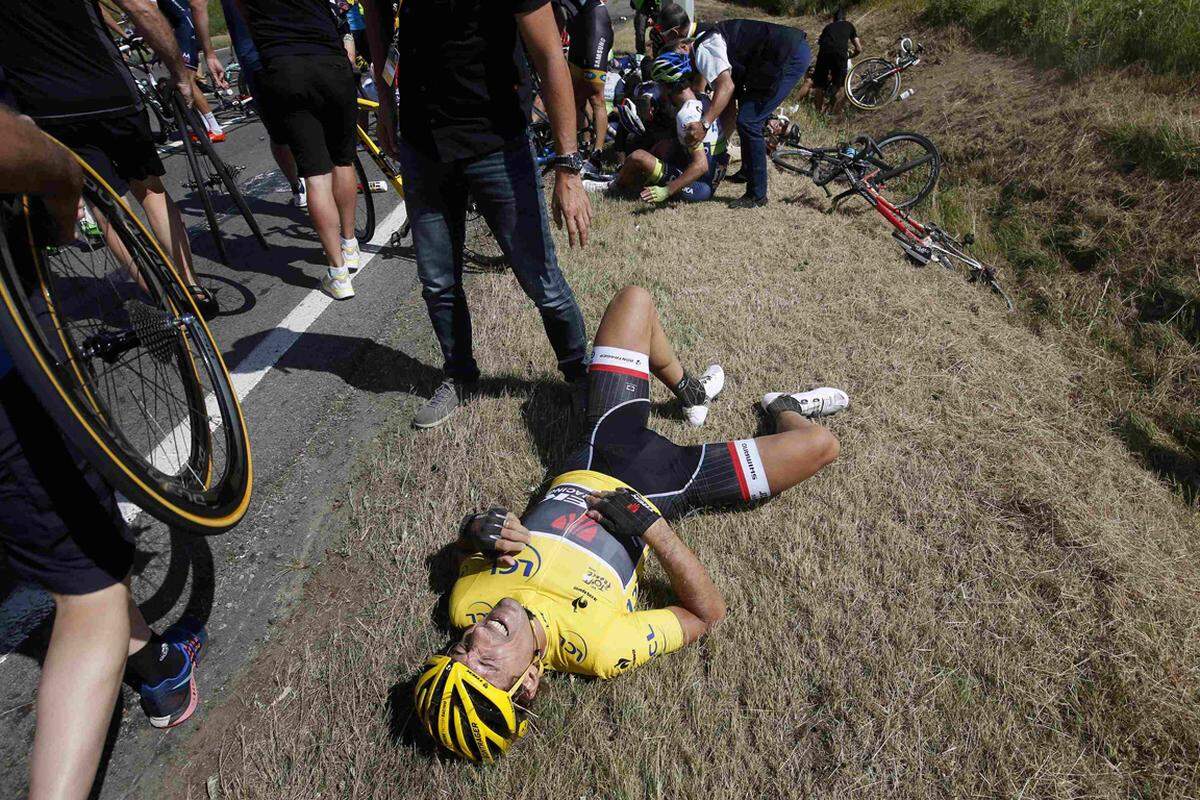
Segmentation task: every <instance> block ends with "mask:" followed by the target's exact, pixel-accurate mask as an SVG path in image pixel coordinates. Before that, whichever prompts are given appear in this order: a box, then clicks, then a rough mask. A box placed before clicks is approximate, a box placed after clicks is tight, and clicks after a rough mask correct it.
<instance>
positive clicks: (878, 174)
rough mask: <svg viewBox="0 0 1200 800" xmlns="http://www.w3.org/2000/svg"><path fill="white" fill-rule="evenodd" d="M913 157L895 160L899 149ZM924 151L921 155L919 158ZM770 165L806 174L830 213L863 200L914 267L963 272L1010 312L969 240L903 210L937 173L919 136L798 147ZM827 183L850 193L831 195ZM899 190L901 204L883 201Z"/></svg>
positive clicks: (937, 164)
mask: <svg viewBox="0 0 1200 800" xmlns="http://www.w3.org/2000/svg"><path fill="white" fill-rule="evenodd" d="M902 146H903V147H904V149H905V150H910V151H911V153H912V155H913V156H915V157H912V158H910V157H907V156H902V157H900V158H897V154H898V153H900V152H901V147H902ZM920 151H924V155H918V153H920ZM771 160H772V161H773V162H774V164H775V166H777V167H779V168H780V169H783V170H786V171H788V172H793V173H797V174H801V175H806V176H808V177H810V178H812V180H813V183H815V184H816V185H817V186H820V187H821V188H822V189H823V190H824V191H825V194H826V195H827V196H830V197H832V198H833V200H832V202H831V204H830V209H829V211H830V213H833V212H834V211H836V210H837V207H838V206H839V205H840V204H841V202H842V201H843V200H845V199H847V198H849V197H853V196H858V197H861V198H863V199H864V200H866V201H867V202H868V203H870V204H871V206H872V207H873V208H874V209H875V210H876V211H877V212H879V214H880V215H881V216H882V217H883V218H884V219H886V220H887V221H888V222H889V223H890V224H891V225H892V227H893V228H894V229H895V230H893V231H892V238H894V239H895V240H896V241H897V242H898V243H899V244H900V248H901V249H902V250H903V251H904V254H905V255H906V256H907V257H908V258H909V259H911V260H912V261H913V262H914V263H916V264H918V265H922V266H923V265H925V264H928V263H930V262H934V263H937V264H941V265H942V266H944V267H946V268H947V269H949V270H955V271H957V270H960V269H961V270H965V271H966V273H967V277H968V278H969V279H970V280H971V281H979V282H982V283H985V284H987V285H988V286H989V287H990V288H991V289H992V290H993V291H994V292H996V293H997V294H998V295H1000V296H1001V297H1002V298H1003V299H1004V302H1005V304H1006V305H1007V306H1008V308H1009V310H1010V311H1011V310H1012V308H1013V303H1012V300H1011V299H1009V296H1008V295H1007V294H1006V293H1005V292H1004V290H1003V289H1002V288H1000V283H999V280H998V279H997V277H996V269H995V267H991V266H988V265H987V264H984V263H983V262H982V261H980V260H979V259H977V258H975V257H974V256H972V255H971V254H970V253H968V252H967V251H966V247H967V246H969V245H970V244H972V242H973V240H972V239H971V237H964V238H963V239H962V240H959V239H956V238H955V237H954V236H952V235H950V234H949V233H947V232H946V231H944V230H942V229H941V228H939V227H938V226H937V225H934V224H933V223H922V222H918V221H917V220H915V219H913V217H912V216H911V215H909V214H908V213H907V211H906V209H908V208H910V207H912V206H914V205H916V204H917V203H918V202H920V201H921V200H922V199H924V198H925V196H926V195H928V194H929V192H931V191H932V190H933V187H934V184H935V183H936V182H937V176H938V173H939V172H940V169H941V157H940V156H939V155H938V153H937V149H936V148H935V147H934V145H933V142H931V141H929V140H928V139H926V138H925V137H924V136H921V135H920V134H917V133H903V132H898V133H892V134H889V135H888V136H886V137H884V138H883V139H881V140H880V141H878V142H876V141H875V140H873V139H871V138H870V137H869V136H859V137H858V138H857V139H855V140H854V141H853V142H851V143H850V144H848V145H842V146H840V147H815V148H805V147H797V148H794V149H787V150H777V151H776V152H775V153H774V154H773V155H772V156H771ZM830 184H841V185H845V186H847V187H848V188H847V189H845V190H844V191H842V192H840V193H839V194H837V195H834V194H833V192H831V191H830V190H829V185H830ZM885 188H886V189H898V190H899V192H898V194H899V196H900V198H901V199H900V200H898V201H896V200H889V199H888V198H887V197H884V196H883V190H884V189H885Z"/></svg>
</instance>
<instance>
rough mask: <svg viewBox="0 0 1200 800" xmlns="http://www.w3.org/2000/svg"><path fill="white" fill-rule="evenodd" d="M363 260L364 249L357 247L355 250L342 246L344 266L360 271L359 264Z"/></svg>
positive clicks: (353, 270) (352, 270)
mask: <svg viewBox="0 0 1200 800" xmlns="http://www.w3.org/2000/svg"><path fill="white" fill-rule="evenodd" d="M361 262H362V250H361V249H360V248H358V247H355V248H354V249H353V250H347V249H346V248H344V247H343V248H342V266H344V267H345V268H346V269H348V270H350V271H351V272H358V267H359V264H360V263H361Z"/></svg>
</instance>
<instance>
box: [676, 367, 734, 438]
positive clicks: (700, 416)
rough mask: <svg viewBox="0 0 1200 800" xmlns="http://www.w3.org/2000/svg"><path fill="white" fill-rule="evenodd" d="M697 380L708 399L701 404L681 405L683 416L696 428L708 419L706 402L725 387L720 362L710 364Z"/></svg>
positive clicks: (723, 371) (711, 399)
mask: <svg viewBox="0 0 1200 800" xmlns="http://www.w3.org/2000/svg"><path fill="white" fill-rule="evenodd" d="M699 381H700V385H701V386H703V387H704V394H705V396H706V397H707V398H708V399H707V400H705V401H704V403H703V404H702V405H698V406H684V407H683V416H684V417H685V418H687V421H688V422H690V423H691V424H692V425H695V426H696V427H697V428H699V427H700V426H701V425H703V424H704V421H705V420H706V419H708V404H709V403H711V402H712V401H713V398H715V397H716V396H717V395H719V394H720V393H721V390H722V389H724V388H725V370H723V369H722V368H721V365H720V364H710V365H709V367H708V369H706V370H704V374H703V375H701V376H700V378H699Z"/></svg>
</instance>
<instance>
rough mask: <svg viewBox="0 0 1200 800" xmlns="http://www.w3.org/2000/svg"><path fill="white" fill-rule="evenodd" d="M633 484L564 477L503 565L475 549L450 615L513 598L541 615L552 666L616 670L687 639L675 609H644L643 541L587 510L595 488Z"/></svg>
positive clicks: (604, 672)
mask: <svg viewBox="0 0 1200 800" xmlns="http://www.w3.org/2000/svg"><path fill="white" fill-rule="evenodd" d="M624 486H626V484H624V483H622V482H621V481H619V480H617V479H615V478H612V477H609V476H608V475H604V474H602V473H599V472H593V471H590V470H575V471H572V472H567V473H564V474H562V475H559V476H558V477H557V478H555V480H554V481H553V483H552V484H551V486H550V489H549V490H548V491H547V492H546V496H545V497H543V498H542V500H541V501H540V502H539V503H538V504H537V505H535V506H534V507H533V508H532V509H531V510H530V511H529V512H528V513H527V514H526V515H525V516H524V518H523V519H522V522H523V523H524V524H525V527H527V528H528V529H529V531H530V534H531V536H532V541H531V542H530V543H529V545H527V546H526V547H525V549H524V550H523V551H522V552H521V553H519V554H518V555H517V556H516V559H517V562H516V564H515V565H514V566H511V567H505V566H502V565H500V564H498V563H496V562H495V561H493V560H492V559H490V558H488V557H486V556H483V555H481V554H479V553H476V554H473V555H471V556H470V557H468V558H467V559H466V560H465V561H464V562H463V565H462V568H461V569H460V571H459V577H458V580H457V581H456V582H455V584H454V589H453V590H452V591H451V593H450V619H451V622H452V623H453V624H454V625H456V626H458V627H462V628H465V627H467V626H469V625H472V624H474V623H475V622H477V621H478V620H480V619H482V618H483V617H484V616H486V615H487V613H488V612H489V611H491V609H492V607H493V606H494V605H495V604H496V603H497V602H499V601H500V600H501V599H503V598H505V597H511V598H513V599H514V600H516V601H517V602H519V603H521V605H523V606H525V608H527V609H529V610H530V611H532V612H533V613H534V614H536V615H537V617H538V619H539V620H541V623H542V626H543V627H544V628H545V630H546V634H547V642H548V646H547V653H546V654H545V663H546V666H547V667H548V668H550V669H554V670H558V671H560V672H574V673H577V674H581V675H594V676H597V677H600V678H611V677H613V676H615V675H618V674H620V673H622V672H625V671H626V670H629V669H633V668H634V667H637V666H640V665H642V664H644V663H646V662H647V661H649V660H650V659H652V658H654V657H655V656H658V655H662V654H664V653H669V652H672V651H673V650H678V649H679V648H680V647H682V646H683V629H682V628H681V627H680V624H679V619H678V618H677V617H676V616H675V613H674V612H673V611H670V610H668V609H665V608H661V609H655V610H650V611H638V610H637V601H638V572H639V568H640V566H641V562H642V557H643V555H644V554H645V550H646V547H645V545H644V544H642V542H641V541H640V540H635V541H629V542H622V541H620V540H619V539H618V538H617V537H615V536H613V535H612V534H610V533H609V532H608V531H607V530H605V529H604V528H603V527H602V526H601V525H599V524H598V523H596V522H594V521H593V520H592V519H590V518H589V517H587V516H586V514H585V512H586V511H587V503H586V501H585V498H586V497H587V496H588V495H589V494H591V493H593V492H601V491H611V490H614V489H618V488H621V487H624Z"/></svg>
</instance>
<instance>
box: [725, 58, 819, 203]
mask: <svg viewBox="0 0 1200 800" xmlns="http://www.w3.org/2000/svg"><path fill="white" fill-rule="evenodd" d="M811 58H812V51H811V50H809V48H808V41H807V40H805V39H802V38H801V37H799V36H797V37H796V38H795V40H794V42H793V46H792V52H791V54H790V55H789V56H788V59H787V61H786V62H784V65H783V71H782V72H781V73H780V74H779V81H778V82H777V83H776V84H775V87H774V88H773V89H772V90H771V91H769V92H767V93H765V94H763V95H752V96H749V97H742V98H741V100H740V101H739V105H738V115H737V130H738V135H739V136H740V137H741V140H742V165H743V170H744V172H745V174H746V194H748V195H753V196H754V198H755V199H758V200H765V199H766V197H767V140H766V139H765V138H764V137H763V127H764V126H765V125H766V122H767V119H768V118H770V116H771V115H772V114H774V113H775V109H777V108H779V104H780V103H782V102H783V100H784V98H785V97H787V96H788V95H789V94H790V93H791V91H792V89H794V88H795V86H796V84H797V83H799V82H800V79H801V78H803V77H804V73H805V72H807V71H808V62H809V60H810V59H811Z"/></svg>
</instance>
